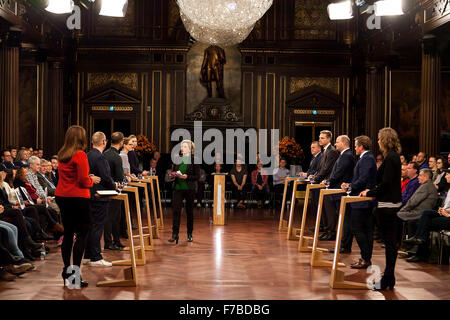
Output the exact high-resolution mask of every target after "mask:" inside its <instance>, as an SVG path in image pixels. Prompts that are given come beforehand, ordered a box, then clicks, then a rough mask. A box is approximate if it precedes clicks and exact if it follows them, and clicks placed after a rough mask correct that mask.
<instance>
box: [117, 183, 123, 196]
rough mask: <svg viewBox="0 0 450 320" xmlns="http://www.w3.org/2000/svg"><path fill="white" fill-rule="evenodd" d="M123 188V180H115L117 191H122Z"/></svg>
mask: <svg viewBox="0 0 450 320" xmlns="http://www.w3.org/2000/svg"><path fill="white" fill-rule="evenodd" d="M122 190H123V182H117V191H119V194H121V193H122Z"/></svg>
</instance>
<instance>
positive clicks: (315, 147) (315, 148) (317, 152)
mask: <svg viewBox="0 0 450 320" xmlns="http://www.w3.org/2000/svg"><path fill="white" fill-rule="evenodd" d="M311 154H312V156H313V158H312V160H311V162H310V163H309V169H308V171H307V172H302V173H301V175H300V176H301V177H305V178H306V177H309V176H311V175H314V174H315V173H316V172H317V171H318V170H319V163H320V159H321V158H322V148H321V147H320V144H319V141H313V142H312V143H311Z"/></svg>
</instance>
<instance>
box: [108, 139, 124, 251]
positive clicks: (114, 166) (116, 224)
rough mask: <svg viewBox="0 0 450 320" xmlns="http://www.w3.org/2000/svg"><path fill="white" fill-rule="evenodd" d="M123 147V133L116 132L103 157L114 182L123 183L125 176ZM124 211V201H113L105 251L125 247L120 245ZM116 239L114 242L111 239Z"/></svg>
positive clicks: (110, 206)
mask: <svg viewBox="0 0 450 320" xmlns="http://www.w3.org/2000/svg"><path fill="white" fill-rule="evenodd" d="M122 147H123V133H122V132H114V133H113V134H112V135H111V148H109V149H108V150H106V151H105V152H104V153H103V155H104V157H105V158H106V160H107V161H108V164H109V167H110V169H111V177H112V179H113V180H114V182H123V180H124V179H125V174H124V173H123V167H122V158H121V157H120V155H119V153H120V149H122ZM121 211H122V201H120V200H111V201H110V202H109V206H108V217H107V219H106V222H105V232H104V240H105V249H106V250H120V249H121V248H124V247H125V246H124V245H122V244H121V243H120V218H121ZM111 234H112V237H113V238H114V243H113V240H112V239H111Z"/></svg>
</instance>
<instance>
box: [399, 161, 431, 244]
mask: <svg viewBox="0 0 450 320" xmlns="http://www.w3.org/2000/svg"><path fill="white" fill-rule="evenodd" d="M432 177H433V174H432V172H431V170H430V169H422V170H420V174H419V177H418V181H419V183H420V187H419V188H418V189H417V190H416V192H414V194H413V195H412V197H411V198H410V199H409V200H408V202H406V205H405V206H403V207H402V208H401V209H400V211H399V212H397V216H398V217H399V218H400V219H402V220H403V221H406V222H408V229H409V232H408V234H410V235H412V234H413V231H412V230H413V229H414V226H415V222H416V221H417V220H418V219H419V218H420V215H421V213H422V211H424V210H430V209H433V208H434V206H435V205H436V203H437V200H438V194H437V191H436V188H435V187H434V185H433V182H432V181H431V178H432Z"/></svg>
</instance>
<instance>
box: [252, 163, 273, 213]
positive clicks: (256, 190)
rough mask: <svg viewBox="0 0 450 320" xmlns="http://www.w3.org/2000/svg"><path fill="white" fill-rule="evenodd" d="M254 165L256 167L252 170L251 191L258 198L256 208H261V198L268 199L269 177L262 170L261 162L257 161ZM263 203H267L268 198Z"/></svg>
mask: <svg viewBox="0 0 450 320" xmlns="http://www.w3.org/2000/svg"><path fill="white" fill-rule="evenodd" d="M256 166H257V169H256V170H254V171H253V172H252V193H253V195H254V196H255V197H256V198H257V199H258V208H261V207H262V200H263V199H269V184H268V181H269V179H268V176H267V175H264V174H263V172H262V167H263V164H262V162H261V161H258V163H257V164H256ZM265 203H268V200H266V201H265Z"/></svg>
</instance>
